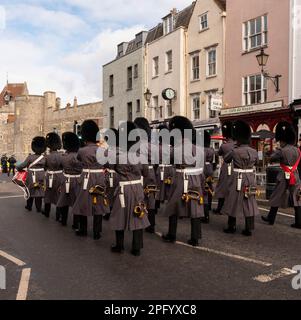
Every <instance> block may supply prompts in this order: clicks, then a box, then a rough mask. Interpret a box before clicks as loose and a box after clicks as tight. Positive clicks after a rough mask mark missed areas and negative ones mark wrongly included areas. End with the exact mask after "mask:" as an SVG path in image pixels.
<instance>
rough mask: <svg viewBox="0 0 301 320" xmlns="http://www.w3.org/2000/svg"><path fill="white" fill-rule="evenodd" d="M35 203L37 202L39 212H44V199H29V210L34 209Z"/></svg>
mask: <svg viewBox="0 0 301 320" xmlns="http://www.w3.org/2000/svg"><path fill="white" fill-rule="evenodd" d="M33 201H34V202H35V205H36V209H37V211H38V212H41V210H42V198H29V199H28V200H27V208H28V209H30V210H31V209H32V206H33Z"/></svg>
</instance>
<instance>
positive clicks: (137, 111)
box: [136, 99, 141, 113]
mask: <svg viewBox="0 0 301 320" xmlns="http://www.w3.org/2000/svg"><path fill="white" fill-rule="evenodd" d="M140 112H141V103H140V100H139V99H138V100H137V101H136V113H140Z"/></svg>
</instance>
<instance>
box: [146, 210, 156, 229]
mask: <svg viewBox="0 0 301 320" xmlns="http://www.w3.org/2000/svg"><path fill="white" fill-rule="evenodd" d="M148 221H149V223H150V226H149V227H148V228H146V229H145V232H147V233H151V234H154V233H155V226H156V210H151V209H150V210H148Z"/></svg>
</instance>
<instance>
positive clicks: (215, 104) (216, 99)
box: [211, 94, 223, 111]
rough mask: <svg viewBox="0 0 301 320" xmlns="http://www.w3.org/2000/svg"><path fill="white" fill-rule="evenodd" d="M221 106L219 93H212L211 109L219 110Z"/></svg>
mask: <svg viewBox="0 0 301 320" xmlns="http://www.w3.org/2000/svg"><path fill="white" fill-rule="evenodd" d="M222 107H223V97H222V96H221V95H220V94H214V95H212V98H211V110H212V111H220V110H221V109H222Z"/></svg>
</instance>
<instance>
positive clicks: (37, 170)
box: [29, 168, 45, 172]
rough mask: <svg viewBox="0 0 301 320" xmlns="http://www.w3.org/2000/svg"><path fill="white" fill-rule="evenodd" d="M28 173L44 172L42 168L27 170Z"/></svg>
mask: <svg viewBox="0 0 301 320" xmlns="http://www.w3.org/2000/svg"><path fill="white" fill-rule="evenodd" d="M29 171H33V172H42V171H45V170H44V169H43V168H40V169H31V168H30V169H29Z"/></svg>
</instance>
